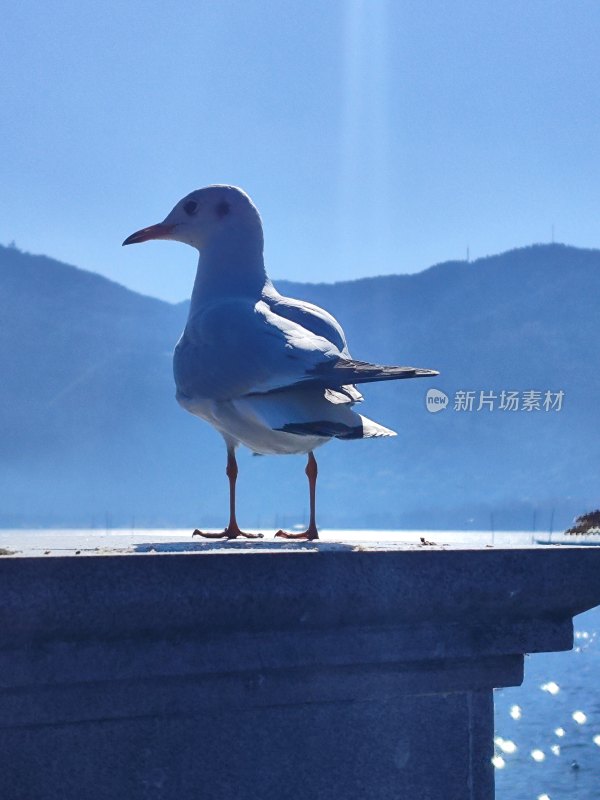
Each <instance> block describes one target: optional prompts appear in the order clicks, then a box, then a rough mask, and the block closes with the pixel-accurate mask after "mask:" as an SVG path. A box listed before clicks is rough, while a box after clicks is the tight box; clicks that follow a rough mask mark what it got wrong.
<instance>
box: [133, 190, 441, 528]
mask: <svg viewBox="0 0 600 800" xmlns="http://www.w3.org/2000/svg"><path fill="white" fill-rule="evenodd" d="M151 239H170V240H173V241H176V242H183V243H184V244H188V245H190V246H191V247H194V248H195V249H196V250H198V251H199V253H200V259H199V262H198V270H197V274H196V280H195V282H194V288H193V291H192V298H191V302H190V309H189V314H188V319H187V323H186V326H185V329H184V331H183V333H182V335H181V338H180V339H179V342H178V343H177V346H176V347H175V353H174V356H173V371H174V377H175V384H176V388H177V393H176V399H177V401H178V402H179V404H180V405H181V406H182V407H183V408H184V409H186V410H187V411H189V412H190V413H191V414H194V415H195V416H197V417H200V418H201V419H203V420H206V421H207V422H209V423H210V424H211V425H212V426H213V427H214V428H216V430H217V431H218V432H219V433H220V434H221V435H222V436H223V439H224V440H225V445H226V448H227V468H226V475H227V478H228V479H229V523H228V525H227V527H226V528H225V529H224V530H223V531H222V532H218V533H210V532H209V533H207V532H203V531H199V530H195V531H194V535H199V536H205V537H207V538H226V539H236V538H237V537H239V536H243V537H246V538H249V539H250V538H260V537H262V534H257V533H248V532H246V531H242V530H241V529H240V527H239V525H238V523H237V518H236V507H235V486H236V480H237V476H238V466H237V461H236V457H235V451H236V448H237V447H238V446H239V445H240V444H242V445H245V446H246V447H248V448H249V449H250V450H251V451H252V452H253V453H257V454H261V455H282V454H294V453H295V454H305V455H307V457H308V460H307V464H306V469H305V472H306V476H307V478H308V485H309V499H310V519H309V525H308V528H307V530H306V531H303V532H299V533H289V532H286V531H282V530H280V531H277V533H276V534H275V536H277V537H281V538H285V539H308V540H312V539H318V538H319V534H318V529H317V524H316V515H315V493H316V483H317V461H316V459H315V456H314V451H315V450H316V448H317V447H320V446H321V445H323V444H325V443H326V442H328V441H330V440H331V439H369V438H373V437H385V436H395V435H396V434H395V432H394V431H392V430H390V429H389V428H385V427H384V426H383V425H380V424H379V423H377V422H374V421H373V420H370V419H367V417H364V416H362V414H358V413H357V412H356V411H354V409H353V407H354V405H355V404H357V403H360V402H361V401H362V399H363V397H362V395H361V393H360V392H359V391H358V389H357V388H356V384H361V383H370V382H373V381H388V380H398V379H401V378H421V377H431V376H434V375H438V373H437V372H436V371H435V370H430V369H417V368H415V367H398V366H381V365H377V364H371V363H368V362H366V361H357V360H356V359H353V358H352V357H351V355H350V351H349V350H348V344H347V342H346V337H345V335H344V331H343V330H342V327H341V325H340V324H339V322H338V321H337V320H336V319H335V318H334V317H333V316H332V315H331V314H329V313H328V312H327V311H325V310H324V309H322V308H319V307H318V306H316V305H313V304H312V303H307V302H305V301H303V300H294V299H292V298H289V297H283V296H282V295H281V294H279V292H278V291H277V290H276V289H275V287H274V286H273V284H272V282H271V281H270V280H269V278H268V276H267V273H266V270H265V264H264V259H263V228H262V222H261V218H260V214H259V213H258V210H257V208H256V206H255V205H254V203H253V202H252V200H251V199H250V197H249V196H248V195H247V194H246V193H245V192H244V191H243V190H242V189H239V188H237V187H235V186H225V185H215V186H207V187H205V188H203V189H197V190H196V191H193V192H191V193H190V194H188V195H186V196H185V197H184V198H183V199H182V200H180V201H179V202H178V203H177V205H176V206H175V207H174V208H173V210H172V211H171V212H170V213H169V214H168V215H167V217H166V218H165V219H164V221H163V222H160V223H158V224H157V225H151V226H150V227H148V228H142V229H141V230H139V231H136V233H133V234H132V235H131V236H129V237H128V238H127V239H125V241H124V242H123V245H129V244H138V243H139V242H146V241H148V240H151Z"/></svg>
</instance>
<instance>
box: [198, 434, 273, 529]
mask: <svg viewBox="0 0 600 800" xmlns="http://www.w3.org/2000/svg"><path fill="white" fill-rule="evenodd" d="M225 474H226V475H227V477H228V478H229V525H228V526H227V527H226V528H225V530H224V531H222V532H221V533H204V532H203V531H199V530H198V529H197V528H196V530H195V531H194V532H193V534H192V536H203V537H204V538H205V539H237V538H238V536H243V537H244V538H246V539H262V536H263V535H262V533H247V532H246V531H242V530H240V527H239V525H238V524H237V520H236V518H235V482H236V481H237V476H238V465H237V461H236V460H235V450H234V448H233V447H228V448H227V469H226V470H225Z"/></svg>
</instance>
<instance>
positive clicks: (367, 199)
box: [339, 0, 396, 272]
mask: <svg viewBox="0 0 600 800" xmlns="http://www.w3.org/2000/svg"><path fill="white" fill-rule="evenodd" d="M345 9H346V11H345V19H344V86H343V108H342V135H341V148H340V161H341V163H340V202H339V210H340V220H339V241H340V251H341V252H340V255H341V260H342V263H343V264H344V265H345V268H344V267H343V271H344V272H350V271H353V270H351V269H348V267H353V268H354V267H356V268H359V269H360V268H362V270H363V271H364V268H365V267H367V266H368V267H369V269H368V271H369V272H371V271H372V270H373V267H376V264H377V263H379V264H380V267H381V269H380V271H381V272H390V271H392V270H393V269H394V262H395V260H396V259H395V256H394V253H393V246H392V242H393V238H394V236H393V228H392V221H393V205H394V197H393V177H392V163H391V141H392V137H391V129H390V108H389V103H390V92H389V81H390V58H389V55H390V54H389V38H390V37H389V25H390V19H389V17H390V15H389V4H388V0H349V2H348V3H346V5H345ZM375 271H377V270H375Z"/></svg>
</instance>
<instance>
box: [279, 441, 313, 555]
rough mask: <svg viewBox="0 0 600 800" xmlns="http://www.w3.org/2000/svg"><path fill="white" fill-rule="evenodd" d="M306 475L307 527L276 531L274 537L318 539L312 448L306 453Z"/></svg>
mask: <svg viewBox="0 0 600 800" xmlns="http://www.w3.org/2000/svg"><path fill="white" fill-rule="evenodd" d="M304 471H305V472H306V477H307V478H308V491H309V496H310V521H309V523H308V528H307V529H306V530H305V531H303V532H302V533H287V532H286V531H277V533H276V534H275V536H276V537H279V538H280V539H309V540H312V539H318V538H319V531H318V530H317V523H316V522H315V493H316V488H317V475H318V472H319V471H318V469H317V460H316V458H315V457H314V455H313V452H312V450H311V451H310V453H309V454H308V461H307V463H306V469H305V470H304Z"/></svg>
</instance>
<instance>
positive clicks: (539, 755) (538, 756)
mask: <svg viewBox="0 0 600 800" xmlns="http://www.w3.org/2000/svg"><path fill="white" fill-rule="evenodd" d="M531 757H532V758H533V760H534V761H544V759H545V758H546V754H545V753H544V751H543V750H532V751H531Z"/></svg>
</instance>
